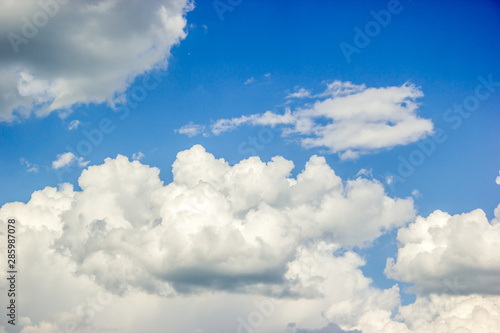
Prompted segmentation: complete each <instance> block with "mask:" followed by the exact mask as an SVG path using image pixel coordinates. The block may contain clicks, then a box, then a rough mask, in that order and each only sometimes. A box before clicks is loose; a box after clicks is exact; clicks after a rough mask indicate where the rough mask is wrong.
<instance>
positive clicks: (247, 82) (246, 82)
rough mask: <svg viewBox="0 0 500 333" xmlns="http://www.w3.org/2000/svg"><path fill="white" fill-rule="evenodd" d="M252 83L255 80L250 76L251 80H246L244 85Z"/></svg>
mask: <svg viewBox="0 0 500 333" xmlns="http://www.w3.org/2000/svg"><path fill="white" fill-rule="evenodd" d="M254 82H255V78H254V77H253V76H252V77H251V78H249V79H247V80H246V81H245V83H244V84H245V85H247V84H251V83H254Z"/></svg>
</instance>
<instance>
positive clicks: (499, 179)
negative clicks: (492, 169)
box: [496, 171, 500, 185]
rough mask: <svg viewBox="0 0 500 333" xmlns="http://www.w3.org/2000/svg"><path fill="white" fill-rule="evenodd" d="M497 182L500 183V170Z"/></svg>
mask: <svg viewBox="0 0 500 333" xmlns="http://www.w3.org/2000/svg"><path fill="white" fill-rule="evenodd" d="M496 183H497V184H498V185H500V171H498V176H497V179H496Z"/></svg>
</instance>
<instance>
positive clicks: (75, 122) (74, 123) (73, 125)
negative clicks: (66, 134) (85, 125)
mask: <svg viewBox="0 0 500 333" xmlns="http://www.w3.org/2000/svg"><path fill="white" fill-rule="evenodd" d="M80 125H81V123H80V120H73V121H71V122H70V123H69V125H68V130H70V131H71V130H74V129H77V128H78V126H80Z"/></svg>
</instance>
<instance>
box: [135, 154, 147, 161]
mask: <svg viewBox="0 0 500 333" xmlns="http://www.w3.org/2000/svg"><path fill="white" fill-rule="evenodd" d="M144 156H145V155H144V154H143V153H142V152H138V153H137V154H136V153H133V154H132V159H133V160H134V161H140V160H141V159H142V158H143V157H144Z"/></svg>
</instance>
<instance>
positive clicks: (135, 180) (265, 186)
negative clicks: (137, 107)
mask: <svg viewBox="0 0 500 333" xmlns="http://www.w3.org/2000/svg"><path fill="white" fill-rule="evenodd" d="M293 167H294V165H293V163H292V162H291V161H288V160H286V159H284V158H282V157H279V156H277V157H274V158H273V159H272V160H271V161H269V162H267V163H265V162H262V161H261V160H260V159H259V158H257V157H252V158H249V159H246V160H243V161H240V162H239V163H237V164H236V165H234V166H230V165H229V164H228V163H227V162H226V161H224V160H223V159H216V158H215V157H214V156H213V155H212V154H210V153H208V152H206V151H205V149H204V148H203V147H202V146H199V145H196V146H193V147H192V148H191V149H189V150H186V151H182V152H180V153H178V155H177V159H176V161H175V162H174V164H173V168H172V171H173V181H172V182H171V183H169V184H167V185H165V184H163V182H162V181H161V180H160V178H159V172H160V170H159V169H158V168H155V167H149V166H147V165H143V164H141V163H140V162H139V161H132V162H131V161H129V159H128V158H126V157H124V156H121V155H118V156H117V157H116V158H114V159H111V158H108V159H106V160H105V162H104V163H103V164H102V165H96V166H91V167H89V168H88V169H86V170H84V171H83V172H82V174H81V176H80V178H79V181H78V183H79V186H80V187H81V191H75V190H74V189H73V187H72V186H71V185H69V184H64V185H62V186H61V187H60V188H59V189H56V188H52V187H47V188H45V189H44V190H41V191H37V192H35V193H33V195H32V197H31V200H30V201H29V202H28V203H27V204H24V203H20V202H15V203H8V204H5V205H4V206H3V207H2V208H1V209H0V227H1V228H2V230H5V224H6V222H7V219H9V218H12V217H16V219H17V220H18V237H19V238H20V239H22V242H20V243H19V247H20V251H22V252H21V253H22V260H20V268H19V270H20V271H21V272H23V275H22V280H20V282H19V283H20V289H22V290H23V292H22V293H21V294H20V295H19V303H20V304H23V314H24V317H23V318H22V319H21V320H20V323H21V325H22V326H24V330H23V332H65V331H66V330H67V329H68V327H70V328H72V329H77V328H78V329H82V328H85V329H90V330H92V331H93V332H100V331H102V332H105V331H106V328H117V329H119V330H122V331H125V332H135V331H138V330H141V328H142V330H145V331H148V332H160V331H163V330H162V329H161V330H160V327H168V328H169V330H171V331H175V332H194V331H196V330H197V329H199V331H198V332H212V331H224V330H227V331H228V332H245V330H247V331H248V327H250V329H255V332H265V333H271V332H285V330H286V327H287V326H288V325H289V324H291V323H296V325H297V327H307V328H321V327H325V326H327V325H328V323H329V322H331V323H334V324H337V325H340V326H341V327H342V328H343V329H359V330H362V331H363V332H430V331H432V332H451V331H454V330H458V331H460V332H494V330H495V328H498V327H499V325H500V313H499V308H498V302H499V297H498V296H496V294H498V289H495V287H494V285H491V286H490V287H488V286H487V284H492V283H493V282H494V281H493V278H494V277H495V274H497V275H498V270H499V268H500V265H499V263H498V260H496V259H495V258H496V257H495V256H494V252H492V246H493V242H494V239H498V236H495V235H496V233H497V231H498V228H497V227H498V224H489V222H488V221H487V220H486V219H485V217H484V213H482V212H481V211H479V210H477V211H474V212H472V213H469V214H464V215H461V216H455V217H450V216H449V215H448V214H446V213H442V212H439V211H438V212H435V213H433V214H431V215H430V216H429V217H427V218H422V217H418V218H417V219H416V220H415V210H414V207H413V200H412V199H411V198H406V199H401V198H391V197H389V196H388V195H387V194H386V193H385V191H384V188H383V186H382V184H381V183H379V182H378V181H376V180H368V179H366V178H363V177H358V178H356V179H352V180H342V179H340V178H339V177H338V176H337V175H336V174H335V172H334V171H333V170H332V169H331V168H330V167H329V166H328V165H327V164H326V162H325V159H324V158H322V157H318V156H312V157H311V158H310V160H309V161H308V162H307V164H306V166H305V168H304V170H303V171H302V172H300V173H299V174H298V176H297V177H295V178H294V177H291V176H290V172H291V170H292V168H293ZM497 217H498V216H497ZM411 221H415V222H412V223H410V224H409V225H408V226H407V223H408V222H411ZM394 228H401V229H400V230H399V235H398V241H399V242H400V243H401V248H400V251H399V253H398V257H397V261H396V262H395V263H394V262H391V261H390V262H389V265H388V270H389V274H390V275H392V276H393V277H395V278H396V279H399V280H401V281H405V282H410V283H416V286H417V292H418V294H417V295H418V297H417V300H416V302H415V303H414V304H410V305H408V306H404V307H401V306H400V300H399V288H398V286H397V285H394V286H393V287H392V288H389V289H385V290H384V289H379V288H376V287H374V286H373V285H372V282H371V279H370V278H368V277H366V276H364V274H363V272H362V271H361V269H360V267H361V266H363V265H364V263H365V262H364V260H363V258H361V257H360V255H359V254H357V253H355V252H354V251H353V250H354V247H364V246H370V244H371V242H372V241H373V240H375V239H376V238H378V237H379V236H381V235H382V234H383V233H385V232H387V231H389V230H391V229H394ZM465 239H467V241H466V243H467V244H468V245H469V246H470V245H471V244H476V245H475V246H474V247H473V251H468V252H467V253H466V254H464V253H463V252H461V248H462V247H461V244H462V243H463V241H464V240H465ZM0 247H1V249H0V251H5V250H6V249H5V243H2V245H1V246H0ZM447 249H448V250H447ZM447 251H449V252H447ZM453 253H456V254H457V255H459V254H460V253H462V254H463V255H464V256H465V255H466V260H462V261H458V260H456V259H454V258H455V257H454V255H453ZM462 258H463V256H462ZM2 265H4V263H3V262H2ZM470 268H472V270H470ZM467 269H469V270H467ZM5 271H6V269H5V267H3V266H2V272H5ZM461 272H464V274H461ZM471 272H472V273H471ZM495 272H496V273H495ZM476 273H477V274H476ZM480 273H481V274H482V273H488V274H486V276H491V279H490V280H481V278H480V276H479V274H480ZM453 274H458V276H460V277H462V276H463V277H464V279H465V280H464V281H463V282H462V281H459V282H460V283H461V284H460V286H462V285H463V288H464V289H463V290H462V292H461V294H467V296H462V295H455V294H454V293H453V292H449V291H446V290H444V289H445V288H446V287H447V284H446V283H443V282H442V280H443V279H445V281H446V280H451V281H453V276H456V275H453ZM440 281H441V282H440ZM477 283H482V285H481V286H479V285H477ZM42 286H43V287H42ZM6 287H7V282H6V279H1V282H0V292H5V288H6ZM443 290H444V291H443ZM452 291H453V290H452ZM428 293H431V295H430V298H429V297H428V296H427V295H426V294H428ZM46 299H50V300H51V301H50V304H48V305H46V306H43V307H41V306H40V304H41V303H40V302H43V303H46V302H45V301H43V300H46ZM95 304H97V305H95ZM130 304H134V306H133V307H131V306H130ZM228 304H231V306H230V307H228ZM143 307H144V309H143ZM141 309H142V310H141ZM146 309H148V310H146ZM137 311H138V312H137ZM392 311H396V312H398V313H399V314H398V315H397V316H396V317H395V318H392V317H391V312H392ZM117 313H121V315H117ZM256 313H257V314H258V315H256ZM322 313H324V315H323V316H322V315H321V314H322ZM180 314H182V316H180ZM252 318H253V319H252ZM255 318H257V319H255ZM259 318H262V320H261V319H259ZM165 325H168V326H165ZM245 327H247V328H245ZM290 327H291V326H290ZM458 331H457V332H458Z"/></svg>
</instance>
